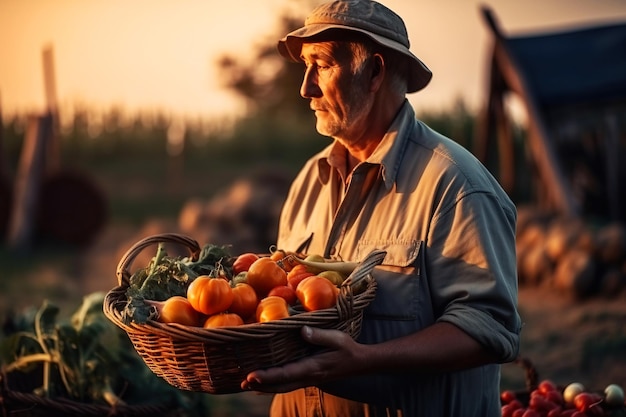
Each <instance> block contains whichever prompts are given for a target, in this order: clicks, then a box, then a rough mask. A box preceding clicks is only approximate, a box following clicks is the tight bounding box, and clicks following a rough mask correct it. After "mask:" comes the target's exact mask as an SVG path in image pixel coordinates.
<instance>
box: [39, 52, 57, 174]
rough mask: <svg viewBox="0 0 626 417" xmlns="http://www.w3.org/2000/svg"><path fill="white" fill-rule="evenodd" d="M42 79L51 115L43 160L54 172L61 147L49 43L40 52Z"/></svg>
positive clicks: (52, 53) (54, 76)
mask: <svg viewBox="0 0 626 417" xmlns="http://www.w3.org/2000/svg"><path fill="white" fill-rule="evenodd" d="M42 60H43V81H44V89H45V93H46V105H47V107H48V113H50V115H51V116H52V124H51V126H50V127H51V129H50V135H49V137H48V138H47V140H48V143H46V154H47V156H46V159H45V161H43V163H44V166H45V169H46V171H47V172H54V171H57V170H58V169H59V166H60V164H61V162H60V161H61V149H60V144H59V135H58V132H59V129H58V125H59V109H58V104H57V88H56V75H55V71H54V51H53V49H52V46H51V45H48V46H46V47H44V49H43V52H42Z"/></svg>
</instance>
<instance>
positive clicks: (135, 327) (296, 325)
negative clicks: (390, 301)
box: [103, 278, 377, 343]
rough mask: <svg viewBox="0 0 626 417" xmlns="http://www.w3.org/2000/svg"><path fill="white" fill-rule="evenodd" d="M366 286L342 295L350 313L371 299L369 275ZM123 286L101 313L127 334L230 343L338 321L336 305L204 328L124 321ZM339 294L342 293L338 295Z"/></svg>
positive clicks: (109, 296)
mask: <svg viewBox="0 0 626 417" xmlns="http://www.w3.org/2000/svg"><path fill="white" fill-rule="evenodd" d="M367 283H368V286H367V288H366V289H365V291H363V292H361V293H359V294H356V295H345V296H344V297H352V299H351V300H345V299H344V300H343V301H344V302H346V301H347V302H348V303H350V304H351V305H352V309H353V312H355V311H360V310H362V309H363V308H365V307H366V306H367V305H369V303H370V302H371V301H372V300H373V299H374V296H375V293H376V289H377V284H376V281H375V280H374V279H372V278H368V280H367ZM126 288H127V287H126V286H117V287H115V288H113V289H112V290H111V291H109V292H108V293H107V294H106V296H105V300H104V305H103V308H104V313H105V315H106V316H107V317H108V318H109V319H110V320H111V321H113V322H114V323H115V324H116V325H118V326H119V327H121V328H122V329H123V330H125V331H126V332H127V333H136V332H138V333H151V334H160V335H162V336H167V337H171V338H173V339H179V340H189V341H192V340H195V341H199V342H210V343H231V342H234V341H237V340H240V339H241V338H246V339H254V338H257V339H263V338H269V337H273V336H275V335H276V334H278V333H280V332H284V331H289V330H299V329H300V328H302V326H312V327H325V326H327V325H328V324H332V323H335V322H337V321H339V320H341V317H340V314H339V311H338V308H337V306H334V307H331V308H327V309H323V310H316V311H310V312H302V313H298V314H296V315H292V316H289V317H285V318H282V319H279V320H272V321H268V322H264V323H258V322H255V323H247V324H243V325H240V326H224V327H216V328H210V329H207V328H203V327H200V326H187V325H184V324H178V323H161V322H158V321H156V320H148V321H147V322H146V323H135V322H132V323H129V324H126V323H124V321H123V319H122V315H121V309H120V308H118V307H116V306H123V305H124V304H125V302H126V296H125V290H126ZM340 296H341V294H340Z"/></svg>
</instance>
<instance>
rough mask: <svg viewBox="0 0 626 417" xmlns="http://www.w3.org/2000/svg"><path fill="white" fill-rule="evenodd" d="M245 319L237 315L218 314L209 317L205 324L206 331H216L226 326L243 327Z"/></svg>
mask: <svg viewBox="0 0 626 417" xmlns="http://www.w3.org/2000/svg"><path fill="white" fill-rule="evenodd" d="M242 324H243V319H242V318H241V317H240V316H239V315H238V314H235V313H218V314H214V315H212V316H209V317H208V318H207V319H206V321H205V322H204V326H203V327H204V328H205V329H214V328H216V327H225V326H241V325H242Z"/></svg>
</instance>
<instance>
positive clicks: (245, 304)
mask: <svg viewBox="0 0 626 417" xmlns="http://www.w3.org/2000/svg"><path fill="white" fill-rule="evenodd" d="M258 303H259V298H258V297H257V295H256V291H254V288H252V286H250V285H248V284H245V283H243V282H242V283H239V284H236V285H235V286H234V287H233V302H232V303H231V304H230V307H228V311H229V312H230V313H236V314H238V315H239V316H241V317H243V318H244V319H245V318H248V317H250V316H251V315H253V314H254V312H255V311H256V306H257V304H258Z"/></svg>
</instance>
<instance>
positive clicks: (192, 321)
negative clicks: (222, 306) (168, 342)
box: [152, 295, 200, 326]
mask: <svg viewBox="0 0 626 417" xmlns="http://www.w3.org/2000/svg"><path fill="white" fill-rule="evenodd" d="M152 303H153V304H154V305H155V306H156V308H157V310H158V311H159V318H158V320H159V321H160V322H162V323H180V324H184V325H187V326H198V325H199V324H200V315H199V314H198V312H197V311H196V310H195V309H194V308H193V307H192V306H191V303H190V302H189V300H188V299H186V298H185V297H183V296H180V295H175V296H173V297H170V298H168V299H167V300H165V301H164V302H152Z"/></svg>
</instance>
